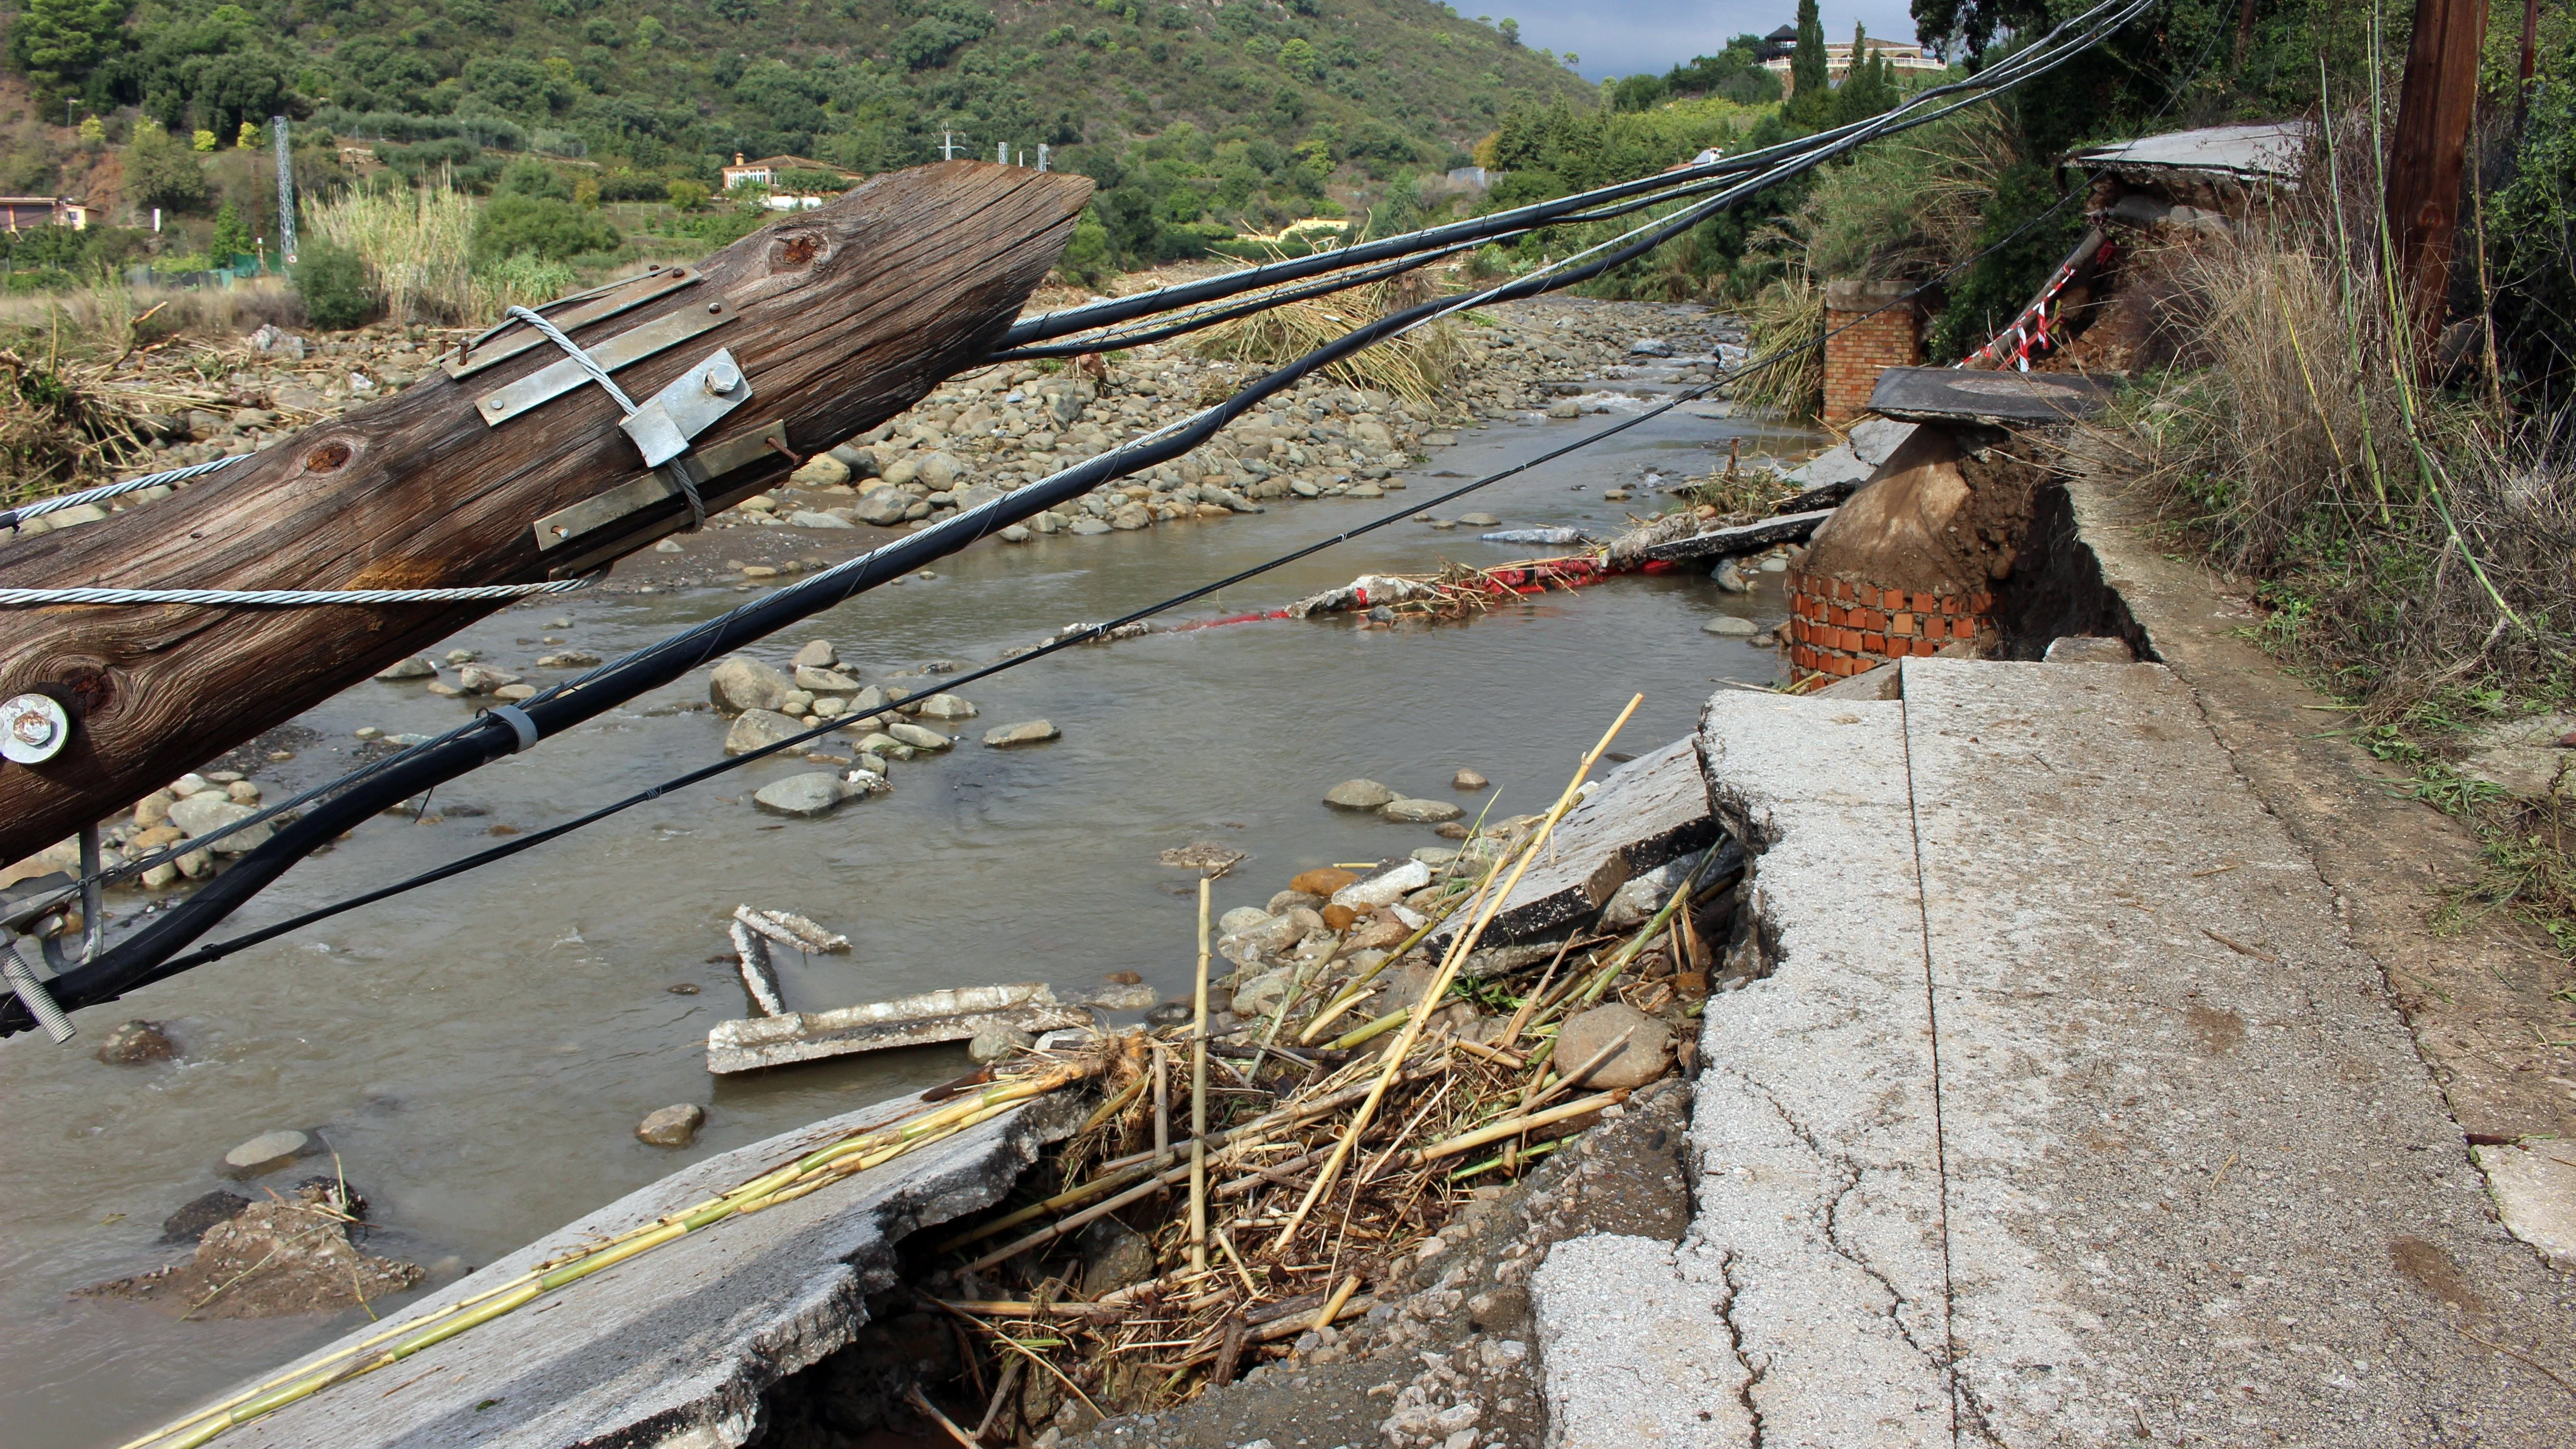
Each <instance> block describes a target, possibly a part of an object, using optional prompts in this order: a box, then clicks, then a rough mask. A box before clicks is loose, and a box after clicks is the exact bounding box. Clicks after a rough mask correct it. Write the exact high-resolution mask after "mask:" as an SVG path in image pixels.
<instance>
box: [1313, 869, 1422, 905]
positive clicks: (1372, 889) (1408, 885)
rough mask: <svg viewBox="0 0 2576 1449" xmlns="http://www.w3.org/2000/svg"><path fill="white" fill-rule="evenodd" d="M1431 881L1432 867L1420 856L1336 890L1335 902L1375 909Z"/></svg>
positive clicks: (1391, 903) (1393, 902)
mask: <svg viewBox="0 0 2576 1449" xmlns="http://www.w3.org/2000/svg"><path fill="white" fill-rule="evenodd" d="M1429 884H1431V867H1429V866H1427V865H1424V864H1423V863H1422V862H1420V861H1418V860H1408V861H1406V862H1405V863H1404V864H1402V865H1399V866H1397V867H1396V868H1395V869H1393V870H1390V871H1384V872H1381V873H1380V874H1377V875H1374V876H1371V877H1369V878H1368V879H1367V880H1364V881H1358V882H1355V883H1353V884H1351V885H1346V886H1344V887H1342V888H1341V889H1340V890H1337V891H1335V892H1333V904H1334V905H1337V906H1348V907H1350V908H1351V909H1352V910H1354V911H1373V910H1376V909H1377V908H1378V907H1380V906H1391V905H1394V904H1395V903H1396V902H1397V901H1400V900H1402V899H1404V897H1405V895H1406V894H1407V893H1408V892H1411V891H1418V890H1420V889H1422V888H1423V887H1424V886H1427V885H1429Z"/></svg>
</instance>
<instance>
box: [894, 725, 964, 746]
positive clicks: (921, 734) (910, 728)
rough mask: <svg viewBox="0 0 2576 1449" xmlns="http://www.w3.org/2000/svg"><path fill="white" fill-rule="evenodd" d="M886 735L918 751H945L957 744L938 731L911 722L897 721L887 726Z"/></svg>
mask: <svg viewBox="0 0 2576 1449" xmlns="http://www.w3.org/2000/svg"><path fill="white" fill-rule="evenodd" d="M886 733H887V734H890V735H892V736H894V737H895V738H896V739H897V740H899V741H901V742H903V743H904V744H907V745H910V746H912V747H913V748H914V749H916V750H944V749H947V748H948V747H949V746H951V745H953V744H955V743H957V742H956V741H955V740H953V739H950V738H949V737H948V736H946V735H943V734H941V733H940V732H939V731H937V730H933V729H924V728H922V727H921V726H920V725H917V724H914V723H913V722H912V721H910V720H900V719H899V720H896V721H895V722H894V723H892V724H890V725H887V726H886Z"/></svg>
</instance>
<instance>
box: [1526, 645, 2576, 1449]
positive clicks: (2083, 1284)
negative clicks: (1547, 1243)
mask: <svg viewBox="0 0 2576 1449" xmlns="http://www.w3.org/2000/svg"><path fill="white" fill-rule="evenodd" d="M1901 683H1902V690H1901V697H1900V698H1897V699H1893V700H1886V701H1880V700H1875V699H1863V700H1855V699H1831V698H1828V699H1791V698H1781V697H1776V696H1764V695H1755V694H1741V695H1738V694H1727V695H1721V696H1719V697H1718V698H1717V699H1715V700H1713V701H1712V702H1711V703H1710V705H1709V708H1708V710H1707V713H1706V715H1705V716H1704V721H1703V727H1702V730H1701V733H1700V736H1699V752H1700V756H1701V760H1702V764H1703V767H1704V769H1705V771H1706V775H1707V781H1708V788H1709V794H1710V799H1711V801H1712V804H1713V805H1714V807H1715V811H1716V814H1717V817H1718V820H1719V821H1720V823H1722V824H1723V825H1724V826H1725V827H1726V828H1727V829H1728V830H1729V831H1730V832H1731V833H1733V834H1734V835H1736V836H1737V837H1738V838H1739V839H1742V840H1743V841H1745V842H1746V844H1747V847H1748V849H1749V850H1751V851H1752V852H1753V853H1754V854H1755V856H1756V860H1757V865H1756V870H1755V874H1754V876H1753V878H1752V883H1751V886H1750V915H1751V917H1752V918H1753V920H1754V922H1755V923H1756V926H1757V930H1756V933H1755V936H1754V939H1756V940H1757V941H1758V942H1759V943H1760V944H1761V946H1762V948H1763V956H1764V959H1765V962H1766V965H1767V970H1766V972H1765V974H1763V975H1761V976H1760V977H1759V978H1758V979H1756V980H1753V981H1752V982H1750V983H1749V984H1747V985H1746V986H1745V987H1744V988H1743V989H1742V990H1740V991H1737V992H1734V993H1731V994H1727V995H1722V996H1719V997H1717V998H1714V999H1712V1000H1711V1001H1710V1003H1709V1006H1708V1010H1707V1014H1706V1024H1705V1033H1704V1038H1703V1043H1702V1052H1701V1055H1702V1059H1703V1060H1704V1061H1705V1063H1706V1064H1707V1065H1706V1066H1705V1068H1704V1070H1703V1074H1702V1076H1701V1079H1700V1082H1699V1084H1698V1099H1697V1102H1696V1105H1695V1108H1694V1120H1693V1128H1692V1136H1693V1141H1692V1148H1693V1152H1694V1155H1695V1157H1696V1159H1697V1160H1696V1163H1695V1164H1694V1165H1695V1168H1696V1181H1697V1187H1696V1192H1695V1194H1694V1209H1695V1212H1694V1220H1693V1224H1692V1227H1691V1230H1690V1232H1689V1234H1688V1235H1687V1236H1686V1237H1685V1238H1684V1239H1683V1241H1682V1242H1681V1243H1680V1244H1679V1245H1674V1244H1671V1243H1667V1242H1662V1241H1657V1240H1655V1239H1650V1238H1634V1237H1618V1236H1607V1235H1601V1236H1591V1237H1584V1238H1577V1239H1574V1240H1571V1241H1568V1242H1566V1243H1563V1244H1560V1245H1558V1246H1557V1247H1556V1248H1555V1249H1554V1250H1553V1251H1552V1252H1551V1254H1550V1256H1549V1258H1548V1261H1547V1263H1546V1264H1545V1266H1544V1267H1542V1268H1541V1269H1540V1271H1539V1272H1538V1274H1537V1275H1536V1276H1535V1278H1534V1279H1533V1280H1532V1290H1533V1295H1534V1298H1535V1301H1536V1306H1537V1310H1538V1322H1539V1333H1540V1338H1541V1350H1542V1358H1543V1362H1544V1372H1545V1381H1546V1386H1547V1395H1548V1398H1549V1407H1550V1411H1551V1419H1552V1430H1551V1442H1552V1443H1556V1444H1561V1445H1563V1446H1566V1449H1594V1446H1601V1449H1609V1446H1624V1445H1632V1444H1641V1443H1656V1444H1663V1445H1674V1446H1679V1445H1694V1446H1697V1445H1706V1446H1739V1445H1745V1446H1749V1445H1760V1446H1764V1449H1782V1446H1790V1445H1813V1446H1833V1449H1856V1446H1877V1445H1927V1446H1928V1445H1951V1444H1959V1443H1990V1444H2009V1445H2038V1444H2065V1443H2108V1442H2123V1443H2125V1442H2133V1441H2141V1440H2143V1441H2147V1442H2168V1443H2179V1442H2208V1443H2226V1444H2246V1443H2269V1442H2285V1443H2299V1444H2336V1445H2342V1444H2352V1445H2363V1444H2373V1445H2375V1444H2386V1443H2392V1442H2409V1443H2477V1444H2484V1445H2532V1446H2541V1445H2564V1444H2566V1443H2567V1442H2568V1434H2569V1431H2568V1425H2569V1424H2570V1423H2571V1422H2576V1418H2571V1415H2576V1398H2571V1397H2570V1391H2569V1389H2568V1387H2567V1384H2566V1381H2565V1380H2564V1379H2563V1378H2554V1377H2553V1375H2552V1374H2551V1373H2550V1372H2548V1371H2544V1370H2540V1369H2536V1368H2535V1367H2534V1365H2535V1364H2538V1363H2541V1362H2542V1360H2541V1359H2540V1358H2537V1357H2535V1356H2534V1352H2533V1350H2534V1349H2535V1348H2538V1349H2539V1350H2540V1351H2541V1352H2542V1353H2549V1354H2555V1353H2556V1352H2557V1351H2559V1350H2563V1349H2564V1347H2565V1345H2566V1343H2567V1341H2568V1337H2569V1335H2568V1328H2567V1325H2568V1323H2569V1322H2570V1317H2571V1313H2576V1289H2571V1285H2570V1282H2569V1280H2568V1279H2566V1278H2565V1277H2562V1276H2559V1275H2557V1274H2554V1273H2552V1272H2551V1271H2549V1270H2548V1269H2547V1268H2545V1267H2544V1266H2543V1265H2542V1263H2541V1262H2540V1260H2539V1259H2538V1258H2537V1257H2536V1255H2535V1254H2534V1253H2533V1252H2532V1250H2531V1249H2530V1248H2528V1247H2526V1246H2525V1245H2523V1244H2520V1243H2517V1242H2515V1241H2513V1240H2512V1239H2511V1238H2510V1237H2509V1236H2508V1235H2507V1234H2506V1232H2505V1231H2504V1230H2503V1229H2502V1228H2501V1227H2500V1226H2499V1225H2498V1224H2497V1222H2496V1221H2495V1219H2494V1216H2493V1214H2492V1212H2491V1210H2490V1206H2489V1202H2488V1199H2487V1196H2486V1193H2485V1185H2484V1183H2483V1181H2482V1179H2481V1177H2480V1175H2479V1173H2478V1171H2477V1169H2476V1168H2475V1167H2474V1166H2473V1165H2472V1164H2471V1162H2470V1160H2469V1157H2468V1154H2467V1150H2466V1146H2465V1143H2464V1141H2463V1138H2462V1134H2461V1132H2460V1129H2459V1128H2458V1126H2457V1125H2456V1124H2455V1123H2454V1122H2453V1121H2452V1120H2451V1118H2450V1116H2449V1115H2448V1113H2447V1112H2446V1110H2445V1107H2444V1103H2443V1100H2442V1097H2441V1094H2440V1093H2439V1091H2438V1090H2437V1089H2436V1087H2435V1086H2434V1084H2433V1082H2432V1081H2431V1079H2430V1078H2429V1077H2428V1075H2427V1074H2426V1072H2425V1069H2424V1066H2423V1064H2422V1062H2421V1060H2420V1059H2419V1058H2418V1056H2417V1054H2416V1049H2415V1043H2414V1040H2413V1037H2412V1035H2411V1034H2410V1032H2409V1031H2408V1029H2407V1027H2406V1025H2405V1023H2404V1022H2403V1021H2402V1020H2401V1019H2400V1018H2399V1016H2398V1014H2397V1011H2396V1009H2395V1007H2394V1005H2393V1004H2392V1002H2391V1001H2390V999H2389V997H2388V995H2387V992H2386V988H2385V986H2384V983H2383V981H2382V979H2381V973H2380V970H2379V968H2378V966H2377V964H2376V963H2374V962H2373V961H2371V960H2370V959H2369V958H2368V957H2367V956H2365V955H2363V954H2362V953H2361V952H2360V951H2358V950H2357V949H2355V948H2354V946H2353V945H2352V944H2351V941H2350V939H2349V937H2348V935H2347V931H2346V927H2345V924H2344V920H2343V917H2342V916H2341V914H2340V913H2339V912H2338V909H2337V902H2336V900H2335V898H2334V896H2333V894H2332V893H2331V892H2330V891H2329V890H2328V889H2327V887H2326V886H2325V884H2324V883H2323V882H2322V881H2321V880H2320V879H2319V877H2318V873H2317V867H2316V865H2315V862H2314V861H2313V860H2312V859H2311V858H2310V857H2309V856H2308V855H2307V854H2306V853H2305V852H2303V851H2302V850H2301V849H2300V848H2299V847H2298V846H2297V844H2296V843H2294V842H2293V841H2292V839H2291V838H2290V836H2289V835H2288V834H2287V832H2286V831H2285V830H2284V829H2283V827H2282V825H2281V823H2280V822H2279V821H2278V820H2276V819H2275V818H2274V817H2273V816H2272V815H2270V814H2269V813H2267V812H2266V811H2265V809H2264V808H2263V807H2262V805H2261V804H2260V803H2259V802H2258V801H2257V799H2256V798H2255V796H2254V794H2253V793H2252V792H2251V791H2250V790H2249V789H2248V788H2247V786H2246V784H2245V782H2244V781H2243V780H2242V779H2240V778H2239V777H2238V776H2237V775H2236V773H2235V772H2234V770H2233V769H2232V768H2231V766H2230V764H2229V760H2228V756H2227V754H2226V753H2225V752H2224V751H2223V750H2221V749H2219V748H2217V747H2216V742H2215V741H2214V740H2213V739H2212V737H2211V734H2210V729H2209V726H2208V724H2207V723H2206V722H2205V720H2204V719H2203V717H2202V715H2201V712H2200V709H2199V707H2198V705H2197V704H2196V703H2195V702H2194V700H2193V698H2192V696H2191V694H2190V692H2189V690H2188V689H2186V688H2185V687H2184V686H2183V685H2182V684H2181V683H2180V682H2179V681H2178V680H2176V679H2175V678H2174V677H2173V676H2172V675H2171V674H2170V673H2169V672H2168V671H2167V670H2166V669H2164V668H2163V667H2162V666H2159V665H2152V664H2141V665H2095V664H2084V665H2065V664H2008V663H1980V662H1973V661H1965V660H1939V659H1917V660H1913V661H1910V662H1908V663H1906V664H1905V665H1904V666H1903V674H1902V679H1901Z"/></svg>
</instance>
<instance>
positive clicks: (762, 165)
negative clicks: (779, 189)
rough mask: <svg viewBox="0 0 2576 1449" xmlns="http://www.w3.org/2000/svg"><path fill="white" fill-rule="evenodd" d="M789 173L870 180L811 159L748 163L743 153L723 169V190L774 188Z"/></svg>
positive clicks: (774, 158) (853, 181)
mask: <svg viewBox="0 0 2576 1449" xmlns="http://www.w3.org/2000/svg"><path fill="white" fill-rule="evenodd" d="M787 171H823V172H828V173H830V174H831V175H834V176H838V177H840V178H841V179H842V180H843V181H846V182H849V183H851V184H852V185H856V184H857V183H859V182H860V181H863V180H865V179H867V178H865V177H861V176H853V175H851V174H850V173H848V172H847V171H844V170H842V169H841V168H840V167H838V166H830V165H826V164H824V163H823V162H820V161H816V160H813V159H811V158H809V157H804V156H763V157H761V158H760V159H759V160H757V161H745V160H744V159H742V153H741V152H740V151H736V152H734V153H733V164H732V165H731V166H727V167H726V168H724V189H725V190H727V191H732V190H734V189H735V188H737V187H743V186H768V187H775V186H776V185H777V184H778V177H779V175H780V173H782V172H787Z"/></svg>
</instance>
